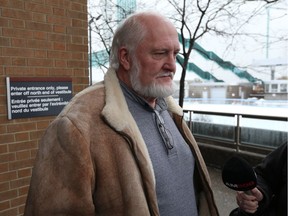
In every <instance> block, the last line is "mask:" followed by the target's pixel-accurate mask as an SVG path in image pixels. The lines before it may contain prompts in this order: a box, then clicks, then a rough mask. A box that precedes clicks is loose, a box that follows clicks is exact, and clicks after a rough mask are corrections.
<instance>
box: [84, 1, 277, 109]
mask: <svg viewBox="0 0 288 216" xmlns="http://www.w3.org/2000/svg"><path fill="white" fill-rule="evenodd" d="M246 1H247V2H248V0H218V1H217V0H213V1H212V0H194V1H191V0H190V1H187V0H167V2H168V5H169V8H170V9H169V10H168V9H167V8H165V11H167V16H168V17H169V18H170V19H171V20H172V21H174V22H175V26H176V27H177V28H178V32H179V40H180V42H181V44H182V49H181V50H182V51H181V53H180V54H179V55H178V56H177V62H178V63H179V64H180V65H181V67H182V73H181V78H180V87H179V105H180V106H183V101H184V89H185V77H186V71H187V66H188V64H189V59H190V55H191V53H192V51H193V49H197V47H195V42H196V41H197V40H198V39H199V38H201V37H203V36H204V35H205V34H211V33H213V34H216V35H221V36H223V37H229V38H232V39H233V38H234V37H235V36H236V35H241V34H242V32H241V28H242V27H243V26H245V24H247V23H248V22H249V21H250V20H251V19H252V18H253V17H254V16H256V15H257V13H259V11H261V9H263V7H265V5H267V4H274V3H276V2H278V1H281V0H262V1H261V0H259V1H258V2H259V3H261V2H262V6H260V7H256V8H255V10H253V11H252V12H250V13H249V14H246V15H245V16H243V14H240V13H239V11H240V8H241V6H243V4H245V3H246ZM251 1H257V0H250V1H249V2H251ZM99 2H100V3H98V5H97V7H95V8H94V10H93V14H96V15H95V17H97V16H99V15H101V19H99V20H97V21H96V19H95V23H94V22H93V23H92V24H93V31H94V33H95V34H97V44H93V46H94V45H96V46H98V48H99V49H98V50H102V51H101V52H100V51H99V52H95V55H96V57H97V58H96V59H98V60H99V61H98V62H97V64H98V65H100V66H102V67H104V68H105V67H106V65H107V62H105V61H103V58H102V57H101V55H104V57H105V55H106V57H105V58H106V59H107V60H108V58H107V57H108V56H109V54H110V44H111V40H112V36H113V31H114V29H115V27H116V26H117V24H118V23H119V21H120V20H121V19H122V18H123V17H125V16H126V15H127V14H129V13H131V12H132V11H129V10H128V11H127V10H126V8H122V7H120V6H119V5H117V4H115V3H113V2H114V1H113V0H105V1H99ZM156 2H160V1H155V5H156ZM90 4H91V3H90ZM89 7H90V8H91V7H93V5H89ZM142 8H145V5H142ZM117 10H121V13H123V14H124V15H123V16H122V17H117V16H115V11H117ZM90 11H92V10H91V9H90ZM161 12H163V11H161ZM118 14H119V13H118ZM240 16H241V17H240ZM92 17H93V15H92V14H90V19H91V18H92ZM219 23H221V25H219ZM254 36H255V35H252V37H254ZM227 46H229V44H227ZM198 51H199V50H198ZM200 51H201V50H200ZM208 58H209V56H208Z"/></svg>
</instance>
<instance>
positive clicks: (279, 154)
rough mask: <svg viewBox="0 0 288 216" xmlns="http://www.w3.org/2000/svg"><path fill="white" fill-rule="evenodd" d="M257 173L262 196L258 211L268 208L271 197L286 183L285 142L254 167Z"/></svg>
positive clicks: (278, 192)
mask: <svg viewBox="0 0 288 216" xmlns="http://www.w3.org/2000/svg"><path fill="white" fill-rule="evenodd" d="M255 172H256V174H257V187H258V188H259V189H260V190H261V192H262V193H263V195H264V198H263V200H262V202H261V203H259V208H258V212H264V211H266V210H267V208H269V206H270V204H271V201H272V198H273V197H274V196H275V195H276V196H278V195H279V194H280V192H281V191H282V190H283V185H284V184H285V182H286V184H287V143H285V144H283V145H281V146H280V147H278V148H277V149H276V150H274V151H273V152H271V153H270V154H269V155H267V156H266V158H264V160H263V161H262V162H261V163H260V164H259V165H257V166H256V167H255Z"/></svg>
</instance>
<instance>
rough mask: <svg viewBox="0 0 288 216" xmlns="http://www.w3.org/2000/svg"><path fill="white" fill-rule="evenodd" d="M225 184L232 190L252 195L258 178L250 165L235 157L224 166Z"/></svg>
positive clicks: (223, 177) (223, 176)
mask: <svg viewBox="0 0 288 216" xmlns="http://www.w3.org/2000/svg"><path fill="white" fill-rule="evenodd" d="M222 180H223V183H224V184H225V185H226V186H227V187H229V188H230V189H233V190H236V191H244V192H245V193H246V194H251V191H250V190H251V189H253V188H255V187H256V186H257V176H256V173H255V171H254V169H253V168H252V166H250V164H249V163H248V162H247V161H246V160H244V159H243V158H241V157H237V156H233V157H231V158H230V159H229V160H227V161H226V163H225V164H224V166H223V170H222Z"/></svg>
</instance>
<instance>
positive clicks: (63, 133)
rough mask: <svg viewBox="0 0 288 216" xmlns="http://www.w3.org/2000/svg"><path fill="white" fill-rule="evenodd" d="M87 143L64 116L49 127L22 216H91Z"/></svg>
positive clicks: (90, 166) (91, 182) (92, 179)
mask: <svg viewBox="0 0 288 216" xmlns="http://www.w3.org/2000/svg"><path fill="white" fill-rule="evenodd" d="M88 143H89V142H87V140H86V139H85V137H83V135H82V134H81V131H79V130H78V128H77V127H75V125H74V124H73V122H71V121H70V120H69V119H68V118H67V117H63V118H59V119H57V120H55V121H54V122H53V123H52V124H51V125H50V126H49V128H48V129H47V131H46V132H45V134H44V136H43V138H42V141H41V143H40V146H39V150H38V153H37V157H36V160H35V166H34V168H33V173H32V177H31V183H30V188H29V192H28V197H27V201H26V207H25V213H24V216H36V215H37V216H42V215H45V216H52V215H53V216H60V215H70V216H73V215H75V216H76V215H77V216H80V215H83V216H84V215H85V216H88V215H89V216H90V215H94V214H95V209H94V205H93V199H92V191H94V185H95V172H94V166H93V163H92V159H91V155H90V147H89V144H88Z"/></svg>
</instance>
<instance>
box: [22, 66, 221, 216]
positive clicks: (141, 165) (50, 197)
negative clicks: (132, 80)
mask: <svg viewBox="0 0 288 216" xmlns="http://www.w3.org/2000/svg"><path fill="white" fill-rule="evenodd" d="M167 104H168V107H169V108H168V109H169V111H170V112H171V113H173V114H172V115H173V119H174V120H175V123H176V124H177V126H178V128H179V130H180V132H181V133H182V134H183V136H184V138H185V140H186V141H187V143H189V145H190V147H191V150H192V152H193V154H194V157H195V161H196V163H195V166H196V167H195V179H194V181H195V187H196V189H195V191H196V197H197V204H198V208H199V216H218V211H217V208H216V205H215V201H214V198H213V194H212V190H211V187H210V179H209V176H208V172H207V169H206V166H205V163H204V161H203V158H202V156H201V154H200V151H199V148H198V146H197V143H196V141H195V140H194V138H193V136H192V134H191V133H190V131H189V129H188V127H187V126H186V123H185V122H184V121H183V118H182V117H183V111H182V109H181V108H180V107H179V106H178V105H177V104H176V103H175V102H174V100H173V98H172V97H168V98H167ZM24 215H25V216H64V215H65V216H68V215H69V216H92V215H93V216H94V215H97V216H98V215H99V216H100V215H101V216H150V215H151V216H158V215H159V210H158V206H157V198H156V192H155V178H154V173H153V168H152V163H151V160H150V158H149V154H148V150H147V148H146V145H145V143H144V140H143V138H142V136H141V133H140V131H139V129H138V127H137V125H136V122H135V121H134V119H133V117H132V115H131V114H130V112H129V110H128V107H127V104H126V101H125V98H124V95H123V93H122V91H121V88H120V85H119V82H118V78H117V76H116V73H115V71H113V70H112V69H109V70H108V72H107V73H106V75H105V78H104V81H103V82H101V83H98V84H95V85H93V86H91V87H88V88H87V89H85V90H83V91H82V92H80V93H78V94H77V95H76V96H75V97H74V98H73V99H72V101H71V102H70V103H69V104H68V105H67V106H66V107H65V108H64V109H63V111H62V112H61V113H60V114H59V116H58V117H57V118H56V119H55V120H54V121H53V122H52V123H51V124H50V125H49V127H48V129H47V130H46V132H45V134H44V136H43V138H42V141H41V144H40V146H39V151H38V154H37V157H36V160H35V166H34V168H33V174H32V178H31V184H30V189H29V193H28V198H27V202H26V207H25V214H24ZM164 216H165V215H164Z"/></svg>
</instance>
